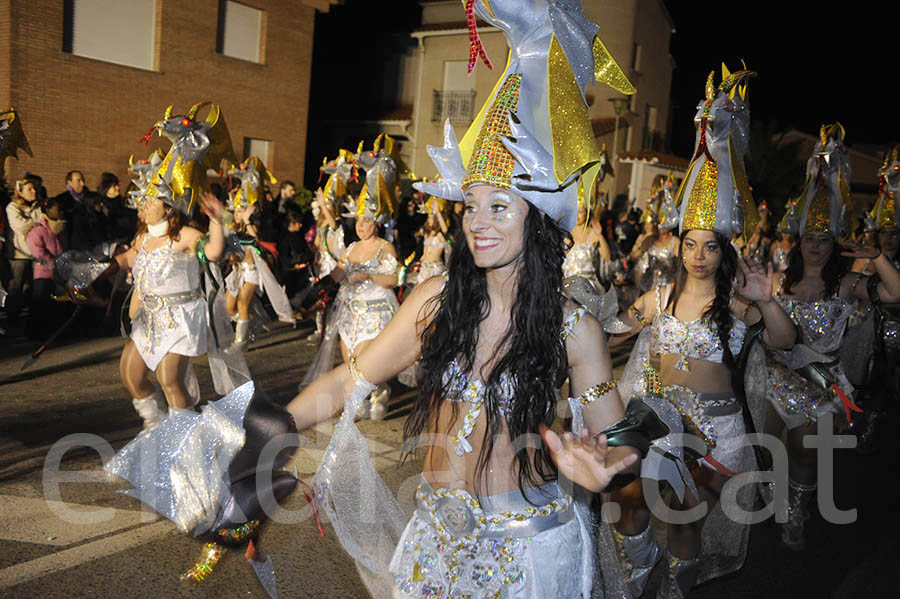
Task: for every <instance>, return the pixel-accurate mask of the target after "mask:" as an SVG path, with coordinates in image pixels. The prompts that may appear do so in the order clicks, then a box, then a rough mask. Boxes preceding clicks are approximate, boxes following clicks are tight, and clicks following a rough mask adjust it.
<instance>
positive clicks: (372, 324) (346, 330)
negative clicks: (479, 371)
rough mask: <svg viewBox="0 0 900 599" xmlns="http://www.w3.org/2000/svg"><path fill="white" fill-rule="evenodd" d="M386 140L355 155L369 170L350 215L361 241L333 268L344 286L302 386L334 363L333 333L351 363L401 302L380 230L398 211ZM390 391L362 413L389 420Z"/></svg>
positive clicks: (376, 395)
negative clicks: (396, 292)
mask: <svg viewBox="0 0 900 599" xmlns="http://www.w3.org/2000/svg"><path fill="white" fill-rule="evenodd" d="M383 138H384V137H383V135H382V136H379V137H378V140H376V143H375V148H374V149H373V150H371V151H368V152H360V153H359V154H358V155H357V157H356V161H357V163H358V164H359V165H361V166H363V168H365V169H366V183H365V184H364V185H363V188H362V190H361V191H360V193H359V198H358V199H357V200H356V205H355V211H354V213H353V214H348V215H347V216H351V217H355V218H356V234H357V236H358V237H359V241H355V242H353V243H351V244H350V245H349V246H348V247H347V249H346V250H345V251H344V254H343V255H342V256H341V259H340V260H339V261H338V264H337V266H335V267H334V270H332V271H331V278H332V279H334V280H335V281H336V282H338V283H340V284H341V287H340V290H339V291H338V293H337V295H336V296H335V301H334V305H333V306H332V308H331V310H330V313H329V316H328V321H327V323H326V325H325V331H326V334H325V339H324V341H323V343H322V344H321V345H320V346H319V351H318V354H317V355H316V357H315V359H314V360H313V363H312V365H311V366H310V369H309V371H308V372H307V375H306V377H305V378H304V381H303V383H302V384H301V388H302V387H304V386H306V385H307V384H309V383H311V382H313V381H314V380H315V379H317V378H318V377H319V376H321V375H322V374H324V373H326V372H327V371H328V370H330V369H331V367H332V366H333V363H334V343H333V341H334V339H333V337H334V331H336V332H337V333H338V335H339V337H340V346H341V355H342V356H343V358H344V362H347V361H348V360H350V358H351V357H352V356H354V355H357V354H359V353H360V352H362V351H363V350H364V349H365V347H366V346H367V345H368V344H369V343H370V342H371V340H372V339H374V338H375V337H376V336H377V335H378V333H380V332H381V330H382V329H384V327H385V325H387V323H388V322H390V320H391V318H392V317H393V316H394V312H396V311H397V307H398V306H399V303H398V301H397V296H396V295H394V291H393V289H394V287H396V286H397V273H398V271H399V268H400V265H399V264H398V263H397V252H396V251H395V250H394V246H393V245H391V243H389V242H388V241H387V240H385V239H383V238H382V237H381V236H380V235H379V233H380V231H379V229H380V228H382V227H383V225H384V223H386V222H387V221H388V220H389V219H390V217H391V213H392V212H393V202H394V197H393V193H394V192H393V189H394V181H395V177H396V164H395V163H394V161H393V160H392V159H391V158H390V155H389V153H388V152H389V150H388V151H385V149H383V148H381V145H380V144H381V141H382V139H383ZM387 139H388V140H390V137H387ZM389 143H392V140H391V141H390V142H389ZM390 393H391V391H390V387H389V386H388V384H387V383H386V382H384V383H383V384H381V385H379V387H378V388H377V389H376V390H375V391H373V392H372V395H371V397H370V398H368V399H367V400H366V401H365V402H363V403H362V405H361V406H360V409H359V417H361V418H372V419H373V420H381V419H382V418H384V415H385V413H386V411H387V402H388V400H389V399H390Z"/></svg>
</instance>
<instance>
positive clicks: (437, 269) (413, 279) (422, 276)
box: [407, 261, 447, 285]
mask: <svg viewBox="0 0 900 599" xmlns="http://www.w3.org/2000/svg"><path fill="white" fill-rule="evenodd" d="M445 272H447V266H446V265H445V264H444V263H443V262H440V261H434V262H422V264H421V265H420V266H419V272H417V273H413V275H412V276H410V277H408V278H407V281H408V282H409V283H410V284H411V285H418V284H419V283H421V282H423V281H427V280H428V279H430V278H431V277H439V276H441V275H442V274H444V273H445Z"/></svg>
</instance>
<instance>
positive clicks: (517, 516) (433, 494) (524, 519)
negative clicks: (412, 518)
mask: <svg viewBox="0 0 900 599" xmlns="http://www.w3.org/2000/svg"><path fill="white" fill-rule="evenodd" d="M554 485H555V483H554ZM548 486H550V485H545V487H548ZM545 487H541V489H543V488H545ZM512 493H513V494H515V495H517V496H518V497H517V498H516V499H517V501H514V502H512V503H516V504H520V505H519V506H516V507H515V508H511V509H508V510H500V511H496V512H485V511H484V510H483V509H482V506H481V504H480V503H479V501H478V500H477V499H475V498H474V497H472V495H470V494H469V493H468V492H467V491H464V490H463V489H437V490H433V489H432V488H431V485H429V484H428V482H426V481H425V480H423V481H422V483H421V484H420V485H419V488H418V489H416V504H417V506H418V508H417V510H416V511H417V513H418V515H419V517H420V518H422V519H423V520H425V521H428V522H432V523H434V527H435V529H436V530H437V532H438V534H439V535H440V537H441V538H442V539H443V540H444V541H445V542H446V543H450V544H452V543H454V542H459V541H466V542H472V541H476V540H478V539H480V538H493V539H511V538H521V537H533V536H534V535H536V534H539V533H541V532H544V531H546V530H550V529H551V528H555V527H556V526H559V525H561V524H565V523H566V522H568V521H569V520H571V519H572V515H573V508H572V498H571V497H570V496H568V495H561V496H556V497H544V496H541V495H538V497H537V498H536V499H538V500H540V499H542V498H543V499H551V501H549V502H548V503H545V504H544V505H531V504H529V503H528V502H526V501H525V500H524V498H523V497H522V496H521V494H520V493H519V491H513V492H512ZM507 495H509V494H507ZM533 499H534V498H533Z"/></svg>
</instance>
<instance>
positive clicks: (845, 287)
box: [841, 243, 900, 304]
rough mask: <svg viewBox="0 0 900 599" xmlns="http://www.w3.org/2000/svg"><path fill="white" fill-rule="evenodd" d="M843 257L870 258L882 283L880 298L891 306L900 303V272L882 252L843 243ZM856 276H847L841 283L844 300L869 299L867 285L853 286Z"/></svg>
mask: <svg viewBox="0 0 900 599" xmlns="http://www.w3.org/2000/svg"><path fill="white" fill-rule="evenodd" d="M841 249H842V250H843V251H842V252H841V256H844V257H849V258H868V259H869V260H871V264H872V267H873V268H874V269H875V272H876V273H878V276H879V277H881V282H880V283H878V297H879V298H880V299H881V301H883V302H887V303H889V304H892V303H895V302H898V301H900V271H898V270H897V269H896V268H895V267H894V265H893V264H892V263H891V261H890V260H888V258H887V256H885V255H884V253H882V251H881V250H879V249H876V248H871V247H864V246H861V245H858V244H855V243H842V244H841ZM854 278H855V275H853V274H846V275H844V279H843V280H842V281H841V295H842V296H844V299H851V298H853V297H855V298H856V299H861V300H865V299H869V294H868V291H867V289H866V285H855V286H854V285H853V279H854Z"/></svg>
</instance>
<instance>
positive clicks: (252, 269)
mask: <svg viewBox="0 0 900 599" xmlns="http://www.w3.org/2000/svg"><path fill="white" fill-rule="evenodd" d="M249 253H250V256H251V258H252V261H248V260H244V261H243V262H238V263H237V264H236V265H235V266H234V267H233V268H232V270H231V272H230V273H229V274H228V276H227V277H225V288H226V289H228V291H229V292H230V293H231V295H234V296H237V294H238V292H239V291H240V290H241V286H242V285H243V284H244V283H247V284H249V285H256V286H257V287H258V288H257V290H256V293H257V295H259V296H262V295H265V296H266V297H267V298H269V303H270V304H271V305H272V309H274V310H275V314H277V315H278V320H280V321H281V322H287V323H293V322H294V311H293V310H292V309H291V303H290V301H289V300H288V298H287V294H286V293H285V291H284V287H282V286H281V284H280V283H279V282H278V279H276V278H275V275H273V274H272V271H271V270H270V269H269V265H268V264H266V261H265V260H263V258H262V256H260V255H259V252H257V251H256V249H254V248H250V249H249ZM257 312H259V311H257ZM262 312H264V311H262Z"/></svg>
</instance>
